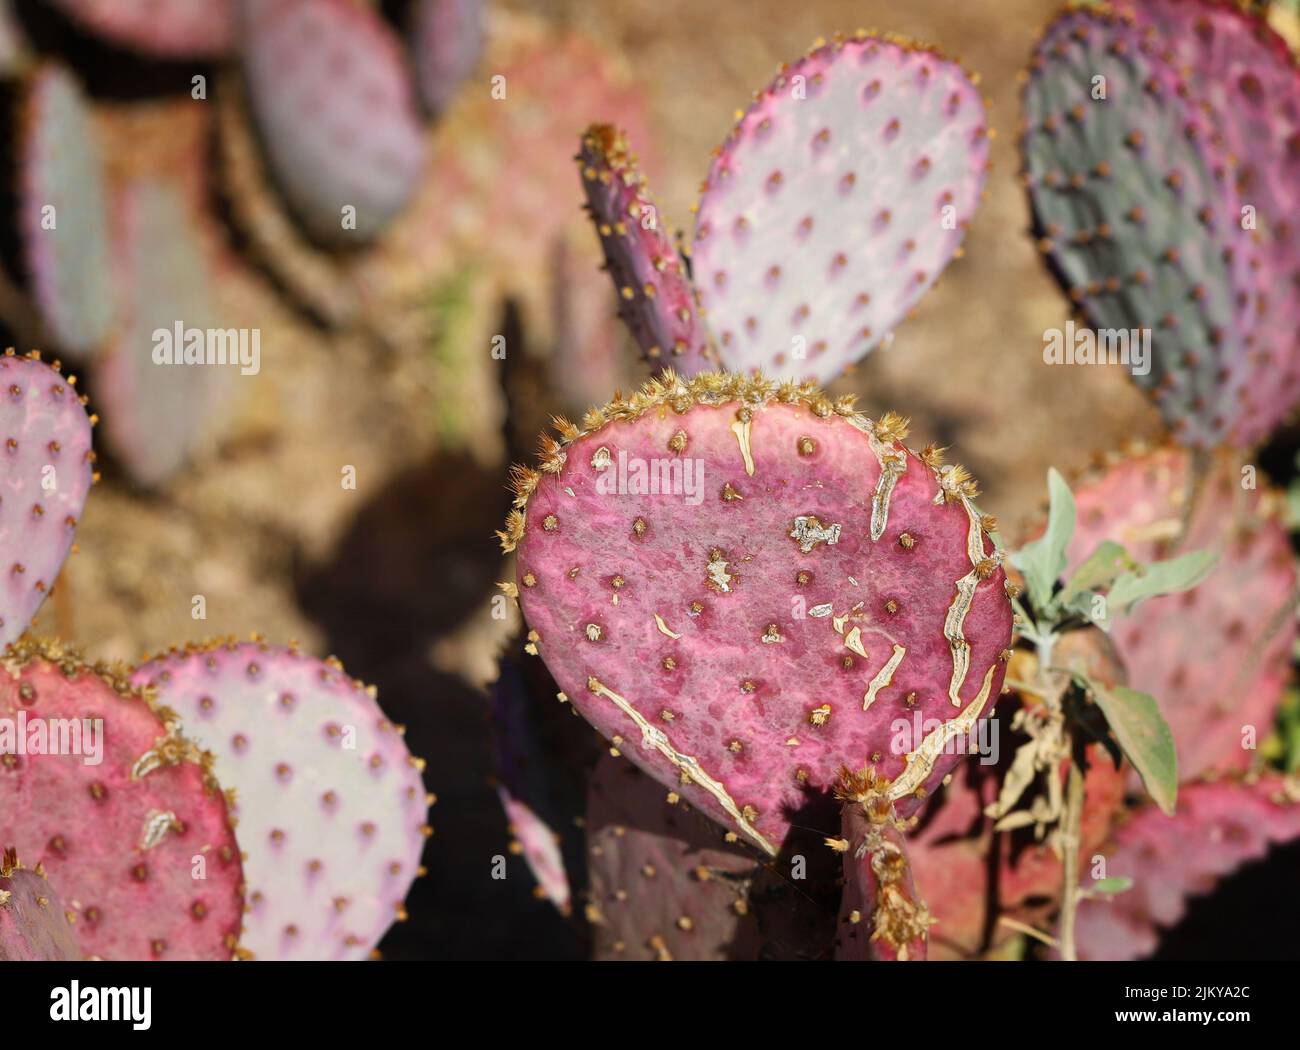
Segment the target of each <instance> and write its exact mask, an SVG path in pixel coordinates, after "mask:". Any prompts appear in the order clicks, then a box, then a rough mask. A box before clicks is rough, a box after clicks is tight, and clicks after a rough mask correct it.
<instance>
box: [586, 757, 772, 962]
mask: <svg viewBox="0 0 1300 1050" xmlns="http://www.w3.org/2000/svg"><path fill="white" fill-rule="evenodd" d="M587 854H588V858H587V864H588V874H589V877H590V893H591V907H590V908H589V909H588V917H589V918H590V920H591V922H592V925H593V940H594V941H595V957H596V958H597V959H602V960H625V959H631V960H637V959H642V960H644V959H657V960H662V961H694V962H703V961H713V960H723V959H732V960H738V959H754V958H757V956H758V951H759V931H758V918H757V915H756V914H755V913H754V909H753V908H752V907H751V903H750V891H751V888H752V887H753V885H754V883H755V881H756V880H759V879H761V878H763V877H764V869H763V867H762V866H761V864H760V863H759V861H758V859H757V857H756V855H755V854H753V853H752V852H751V851H749V850H747V849H746V848H745V847H743V846H741V845H740V844H739V843H735V844H731V845H729V844H727V843H726V842H724V841H723V832H722V830H721V829H720V828H718V827H717V826H716V825H715V824H713V822H712V821H709V820H706V819H704V818H703V817H701V816H700V815H699V814H696V813H692V812H691V811H690V807H689V806H688V805H686V804H685V803H683V802H680V801H678V802H677V803H676V804H673V803H672V802H670V801H669V800H668V792H667V790H666V789H665V788H664V787H663V786H662V785H660V784H658V783H656V782H655V781H653V780H651V779H650V778H649V777H647V776H646V775H645V774H644V773H642V772H641V771H640V770H638V769H637V768H636V767H635V766H633V765H632V764H631V763H630V762H626V761H624V760H623V759H621V758H614V757H612V756H609V755H606V756H604V757H602V758H601V760H600V762H599V763H598V764H597V766H596V772H595V774H594V775H593V776H592V780H591V791H590V795H589V798H588V805H587Z"/></svg>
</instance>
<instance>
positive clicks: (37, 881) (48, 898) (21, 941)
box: [0, 850, 81, 962]
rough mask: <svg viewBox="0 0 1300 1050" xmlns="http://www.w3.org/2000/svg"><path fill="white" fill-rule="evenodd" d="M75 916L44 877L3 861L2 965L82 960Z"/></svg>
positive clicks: (10, 858) (11, 855) (9, 855)
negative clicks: (8, 963)
mask: <svg viewBox="0 0 1300 1050" xmlns="http://www.w3.org/2000/svg"><path fill="white" fill-rule="evenodd" d="M75 920H76V912H74V911H72V910H71V909H70V908H68V907H67V905H65V904H64V902H63V899H62V898H61V897H60V896H59V895H58V894H57V893H55V892H54V890H53V889H52V888H51V887H50V884H49V883H48V882H46V881H45V877H44V876H43V875H41V874H40V873H39V872H35V871H28V870H26V869H25V868H23V866H22V865H21V864H19V863H18V855H17V854H16V853H15V852H14V851H13V850H6V851H5V853H4V855H3V857H0V962H51V961H69V960H77V959H80V958H81V948H80V946H78V944H77V938H76V936H75V935H74V933H73V929H74V927H73V922H74V921H75Z"/></svg>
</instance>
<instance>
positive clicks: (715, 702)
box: [501, 373, 1011, 854]
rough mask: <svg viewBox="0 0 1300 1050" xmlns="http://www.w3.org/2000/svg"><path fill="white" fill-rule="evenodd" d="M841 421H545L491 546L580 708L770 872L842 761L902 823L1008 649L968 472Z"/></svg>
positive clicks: (770, 406)
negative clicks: (869, 779) (754, 851)
mask: <svg viewBox="0 0 1300 1050" xmlns="http://www.w3.org/2000/svg"><path fill="white" fill-rule="evenodd" d="M851 401H852V399H851V398H848V399H841V400H839V401H836V402H832V401H831V400H829V399H828V398H826V397H825V396H823V395H822V394H821V393H820V392H819V391H818V390H817V389H816V388H814V387H813V386H811V385H810V384H805V385H801V386H796V385H795V384H793V383H786V384H783V385H781V386H779V387H778V386H777V385H775V384H773V383H769V382H767V381H765V380H762V379H749V378H746V377H742V376H738V375H734V374H720V373H704V374H702V375H700V376H697V377H696V378H695V379H693V380H691V381H690V382H686V381H684V380H681V379H679V378H678V377H676V376H674V375H672V374H668V375H667V376H666V377H665V378H664V379H663V380H655V381H652V382H651V383H649V384H647V385H646V386H645V387H643V388H642V389H641V391H640V392H639V393H637V394H635V395H634V396H633V397H632V398H630V399H626V400H624V399H618V400H615V401H614V402H612V403H610V404H609V405H607V406H606V407H604V408H602V409H596V410H592V411H591V412H589V413H588V414H587V415H586V417H584V419H583V425H582V426H581V427H578V426H575V425H573V424H571V423H568V422H567V421H564V420H557V422H556V427H557V430H558V431H559V434H560V439H561V440H560V441H556V440H554V439H552V438H549V437H547V438H544V439H543V441H542V448H541V470H540V473H539V472H536V471H533V470H530V469H527V468H517V469H516V471H515V475H514V481H515V489H516V493H517V499H516V505H517V508H518V509H517V510H515V511H514V512H513V513H512V514H511V516H510V519H509V521H508V522H507V526H506V530H505V531H504V532H503V533H502V534H501V535H502V540H503V545H504V546H505V548H506V549H507V550H513V549H515V547H516V546H517V547H518V559H517V560H518V564H517V572H518V594H519V599H520V604H521V606H522V608H523V612H524V616H525V618H526V619H527V621H528V623H529V625H530V626H531V627H532V629H533V632H532V633H533V635H534V636H535V644H536V646H537V648H538V650H539V651H540V653H541V655H542V658H543V659H544V660H545V661H546V665H547V667H548V668H549V669H550V671H551V673H552V674H553V675H554V676H555V679H556V681H557V682H558V684H559V685H560V686H561V687H562V688H563V689H564V691H565V692H566V694H567V695H568V697H569V699H570V700H571V701H572V702H573V703H574V704H575V705H576V707H577V709H578V711H579V712H580V713H581V714H583V715H584V716H585V717H586V718H587V720H588V721H590V722H591V723H592V724H593V725H594V726H595V727H596V728H597V729H598V730H599V731H600V732H601V733H602V734H603V735H604V736H605V737H606V738H608V739H610V740H612V741H613V742H614V743H615V745H616V746H619V747H620V748H621V749H622V750H623V751H624V753H625V754H627V755H628V757H629V758H631V759H632V761H633V762H635V763H636V764H637V765H639V766H641V768H643V769H644V770H646V771H647V772H648V773H650V775H651V776H653V777H655V778H656V779H657V780H659V781H660V782H661V783H663V784H665V785H668V786H669V787H671V788H672V789H674V790H676V791H678V792H679V793H680V795H681V797H683V798H684V799H686V800H687V801H688V802H690V803H691V804H692V805H693V806H695V807H696V808H697V809H699V810H701V811H702V812H704V813H706V814H707V815H709V816H711V817H713V818H714V819H715V820H718V821H720V822H722V823H723V824H724V825H725V826H727V827H729V828H730V829H732V830H733V831H734V832H735V833H736V834H737V835H739V836H740V837H741V838H742V839H744V840H745V841H746V842H747V843H748V844H750V845H756V846H757V847H758V848H760V849H762V850H765V851H767V852H769V853H773V854H774V853H776V852H777V851H778V850H779V848H780V846H781V843H782V841H783V840H784V839H785V837H786V832H787V831H788V830H789V827H790V823H791V821H792V820H794V819H796V817H795V814H796V813H797V811H798V810H799V809H800V807H801V806H803V805H805V804H807V803H809V802H810V801H811V800H812V799H814V798H816V797H817V795H818V794H819V793H820V794H821V795H823V796H824V795H825V794H826V793H827V792H829V790H830V789H831V788H832V786H833V785H834V783H835V780H836V777H837V775H838V773H839V770H840V768H841V767H842V766H845V765H849V766H851V767H856V768H858V769H861V768H863V767H864V766H866V765H872V766H874V767H875V769H876V770H877V772H878V773H879V774H880V775H881V776H882V777H888V778H889V779H890V780H891V781H892V784H891V787H890V789H889V790H890V793H891V797H892V800H893V801H895V802H896V804H897V807H898V810H899V815H900V816H903V817H906V816H907V815H908V814H909V813H910V812H911V811H912V810H913V809H915V807H916V806H917V805H918V804H919V800H920V799H921V798H922V797H924V795H925V794H926V792H927V791H928V790H930V789H931V788H932V787H933V785H934V784H935V783H937V782H938V781H939V780H940V779H942V777H943V775H944V774H945V773H946V772H947V770H948V769H949V768H950V767H951V766H952V765H953V764H954V763H955V762H956V761H957V757H956V751H957V748H956V746H955V743H954V741H955V738H958V737H961V736H962V735H963V733H964V732H965V731H966V730H969V729H970V728H971V727H972V726H973V725H974V723H975V722H976V720H977V719H978V718H980V717H981V716H982V715H984V714H987V713H988V711H990V710H991V709H992V706H993V703H994V701H995V700H996V697H997V695H998V692H999V690H1000V688H1001V683H1002V676H1003V670H1004V667H1003V663H1002V660H1003V658H1004V655H1005V654H1006V653H1007V650H1006V646H1007V644H1008V642H1009V640H1010V635H1011V608H1010V602H1009V601H1008V599H1007V597H1006V594H1005V593H1004V582H1005V580H1004V577H1003V573H1002V569H1001V567H1000V564H999V557H998V556H997V555H996V554H995V553H994V552H993V548H992V544H991V543H990V542H989V541H988V540H987V539H986V538H985V536H984V531H983V530H984V529H985V528H988V527H990V526H991V525H992V522H991V519H987V518H982V517H981V516H980V514H979V513H977V511H976V510H975V508H974V506H973V504H972V503H971V499H972V498H973V496H974V494H975V486H974V482H973V481H972V480H971V478H970V476H969V475H968V474H967V473H966V472H965V471H964V470H963V469H962V468H960V467H956V466H942V465H941V459H940V456H939V454H938V452H937V450H935V449H933V448H928V449H926V450H925V451H924V452H922V453H919V454H918V453H914V452H911V451H909V450H907V449H905V448H904V447H903V445H902V444H901V443H900V442H901V439H902V438H903V437H904V436H905V435H906V428H905V424H904V421H903V420H901V419H899V418H898V417H897V416H895V415H893V414H892V413H890V414H886V415H885V416H883V417H882V418H881V419H880V420H878V421H875V422H873V421H871V420H869V419H866V418H865V417H863V416H861V415H858V414H857V413H855V412H854V411H853V409H852V405H851ZM897 719H904V720H905V725H906V726H907V727H908V730H907V732H906V733H901V734H900V733H898V732H897V731H896V730H895V729H894V728H892V727H893V724H894V722H895V720H897ZM962 742H963V743H964V742H965V741H964V740H963V741H962Z"/></svg>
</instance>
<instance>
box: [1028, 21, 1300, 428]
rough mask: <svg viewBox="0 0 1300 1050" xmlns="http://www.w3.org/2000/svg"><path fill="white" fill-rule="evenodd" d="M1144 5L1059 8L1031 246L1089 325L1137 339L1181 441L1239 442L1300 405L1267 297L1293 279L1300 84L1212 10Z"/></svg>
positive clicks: (1045, 77)
mask: <svg viewBox="0 0 1300 1050" xmlns="http://www.w3.org/2000/svg"><path fill="white" fill-rule="evenodd" d="M1142 10H1143V11H1144V12H1146V11H1148V10H1149V11H1150V14H1143V15H1142V16H1141V17H1135V16H1134V15H1133V14H1132V13H1129V12H1126V11H1119V12H1117V11H1114V10H1112V9H1109V8H1106V7H1104V6H1103V7H1084V8H1077V9H1071V10H1070V11H1068V12H1067V13H1065V14H1063V15H1062V16H1061V17H1060V18H1058V19H1057V20H1056V21H1055V22H1054V23H1052V25H1051V26H1050V27H1049V28H1048V30H1047V31H1046V33H1045V34H1044V36H1043V38H1042V40H1041V41H1040V43H1039V45H1038V48H1037V50H1036V52H1035V55H1034V58H1033V61H1032V63H1031V67H1030V72H1029V76H1028V78H1027V80H1026V84H1025V89H1024V108H1025V127H1024V133H1023V137H1022V140H1021V146H1022V152H1023V159H1024V169H1025V171H1024V174H1025V179H1026V185H1027V186H1028V188H1029V193H1030V198H1031V201H1032V203H1033V209H1034V219H1035V227H1036V231H1037V234H1038V236H1039V244H1040V248H1041V249H1042V251H1043V252H1044V253H1045V255H1046V256H1047V257H1048V260H1049V262H1050V263H1051V266H1052V269H1053V271H1054V272H1055V274H1056V276H1057V277H1058V279H1059V281H1060V283H1061V284H1062V286H1063V288H1065V289H1066V291H1067V292H1068V294H1069V295H1070V298H1071V300H1072V301H1073V302H1074V303H1075V304H1076V305H1077V306H1078V307H1079V308H1080V310H1081V311H1082V312H1083V314H1084V315H1085V317H1086V319H1087V320H1088V322H1089V323H1090V324H1092V325H1093V326H1095V327H1097V328H1099V329H1107V330H1118V331H1127V330H1134V332H1133V335H1132V336H1131V337H1136V335H1137V334H1138V333H1140V332H1141V331H1143V330H1149V332H1150V339H1151V350H1152V354H1151V357H1152V360H1151V361H1150V362H1149V370H1147V371H1145V372H1142V371H1141V370H1140V369H1133V375H1134V379H1135V380H1136V381H1137V382H1138V383H1139V384H1140V385H1141V386H1142V387H1143V388H1145V389H1147V390H1148V391H1150V392H1151V393H1152V394H1153V396H1154V398H1155V400H1156V404H1157V406H1158V407H1159V409H1160V411H1161V413H1162V414H1163V415H1164V417H1165V419H1166V421H1167V422H1168V423H1169V425H1170V426H1171V427H1172V428H1173V430H1174V433H1175V436H1176V437H1177V438H1178V440H1179V441H1180V442H1181V443H1183V444H1185V445H1189V446H1192V447H1197V448H1208V447H1212V446H1215V445H1220V444H1231V445H1237V446H1247V445H1250V444H1253V443H1254V442H1256V441H1258V440H1259V439H1260V438H1262V437H1263V436H1265V435H1266V434H1267V433H1268V432H1269V431H1270V430H1272V429H1273V428H1274V427H1275V426H1276V425H1277V424H1278V423H1279V422H1280V421H1281V419H1282V418H1283V417H1284V416H1285V415H1286V413H1287V412H1288V411H1289V410H1290V408H1291V407H1292V405H1294V404H1295V402H1296V401H1297V400H1300V353H1298V352H1297V349H1298V347H1297V340H1296V337H1295V331H1296V324H1297V314H1296V309H1297V308H1296V307H1295V305H1294V302H1295V296H1292V295H1285V294H1278V293H1277V292H1276V291H1275V289H1279V288H1284V287H1287V286H1288V285H1289V284H1290V283H1291V282H1292V281H1293V280H1294V279H1295V275H1296V273H1297V272H1300V251H1298V250H1297V249H1296V247H1295V245H1296V243H1297V239H1296V238H1295V237H1294V236H1293V232H1294V229H1293V224H1294V221H1295V220H1294V215H1295V211H1296V207H1297V204H1298V203H1300V196H1297V195H1298V194H1300V189H1297V187H1300V151H1297V150H1296V148H1295V145H1296V142H1297V141H1300V140H1298V139H1297V138H1296V128H1297V126H1298V125H1297V121H1298V120H1300V73H1297V71H1296V70H1295V69H1294V67H1292V66H1291V64H1290V63H1289V61H1288V60H1287V59H1286V57H1285V45H1283V44H1282V43H1281V42H1280V41H1279V40H1277V38H1276V37H1275V36H1274V35H1273V34H1271V32H1270V31H1269V30H1267V29H1266V28H1265V27H1263V26H1262V25H1261V24H1260V23H1258V21H1257V20H1255V19H1254V18H1253V16H1247V15H1245V14H1240V13H1236V12H1231V11H1229V10H1228V8H1227V6H1226V5H1223V6H1216V5H1208V4H1201V3H1192V2H1190V0H1179V2H1176V3H1170V2H1166V0H1160V2H1158V3H1155V4H1151V5H1146V4H1144V5H1142ZM1175 25H1176V26H1177V27H1178V28H1177V31H1176V32H1175V28H1174V27H1175ZM1246 142H1248V143H1249V148H1248V149H1246V151H1245V152H1241V151H1240V150H1241V148H1244V144H1245V143H1246ZM1126 363H1130V362H1126Z"/></svg>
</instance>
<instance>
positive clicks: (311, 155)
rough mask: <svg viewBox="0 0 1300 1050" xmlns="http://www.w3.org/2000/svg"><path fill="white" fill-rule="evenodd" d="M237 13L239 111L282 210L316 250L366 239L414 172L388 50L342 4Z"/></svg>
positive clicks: (408, 97) (420, 137) (405, 88)
mask: <svg viewBox="0 0 1300 1050" xmlns="http://www.w3.org/2000/svg"><path fill="white" fill-rule="evenodd" d="M243 13H244V18H243V25H242V30H241V40H242V49H243V58H244V74H245V79H246V81H247V86H248V99H249V105H250V107H251V109H252V112H253V117H254V119H255V121H256V123H257V127H258V130H259V132H260V135H261V140H262V145H263V148H264V149H265V151H266V155H267V158H268V161H269V163H270V167H271V170H272V173H273V174H274V176H275V179H276V182H277V184H278V185H279V186H280V189H281V191H282V192H283V193H284V196H285V198H286V200H287V201H288V203H289V206H290V208H291V209H292V210H293V211H294V212H295V214H296V215H297V216H298V218H299V219H300V220H301V221H302V223H303V225H304V226H305V227H306V229H307V231H308V232H309V233H310V234H311V235H312V236H313V237H315V238H317V239H319V240H321V241H322V242H324V243H327V244H333V245H349V244H353V245H359V244H362V243H364V242H366V241H369V240H373V239H374V238H375V237H376V236H377V235H378V234H379V232H380V231H381V230H382V229H383V228H384V226H385V225H387V224H388V222H389V221H390V220H391V219H392V218H393V217H394V216H395V215H396V214H397V213H398V212H399V211H401V209H402V208H403V207H404V206H405V204H406V202H407V200H408V199H409V198H410V197H411V195H412V193H414V192H415V188H416V184H417V182H418V180H419V177H420V173H421V171H422V170H423V168H424V159H425V152H426V151H425V142H424V132H423V129H422V127H421V126H420V123H419V119H418V117H417V115H416V111H415V97H414V92H413V90H412V88H411V84H410V79H409V76H408V74H407V67H406V56H405V54H403V52H402V49H401V45H400V43H399V42H398V41H397V39H396V38H395V37H394V36H393V34H392V32H391V30H390V29H389V28H388V26H387V25H386V24H385V23H384V21H383V19H382V18H381V17H380V16H379V15H378V14H377V13H376V12H375V11H373V10H372V9H370V8H369V7H366V6H363V5H358V4H354V3H351V2H349V0H244V5H243ZM349 207H351V208H354V209H355V225H354V227H353V228H346V227H345V221H348V220H350V218H351V214H350V213H349V214H347V215H345V211H344V209H346V208H349Z"/></svg>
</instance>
